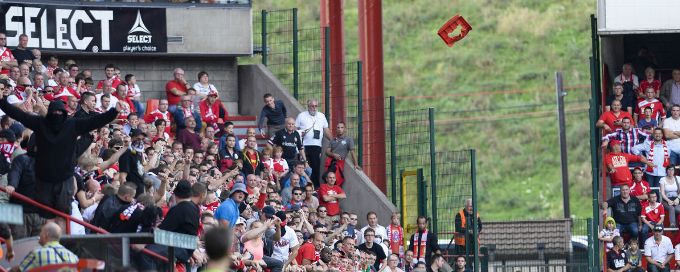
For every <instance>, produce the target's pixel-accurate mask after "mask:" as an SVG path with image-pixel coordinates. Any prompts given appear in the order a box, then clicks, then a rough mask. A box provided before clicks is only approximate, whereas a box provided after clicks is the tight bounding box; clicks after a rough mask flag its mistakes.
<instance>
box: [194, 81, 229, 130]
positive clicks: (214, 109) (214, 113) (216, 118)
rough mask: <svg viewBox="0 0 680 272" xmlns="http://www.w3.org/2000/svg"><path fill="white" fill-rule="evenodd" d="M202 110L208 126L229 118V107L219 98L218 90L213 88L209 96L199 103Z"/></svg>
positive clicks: (202, 118)
mask: <svg viewBox="0 0 680 272" xmlns="http://www.w3.org/2000/svg"><path fill="white" fill-rule="evenodd" d="M198 107H199V109H200V110H201V120H203V122H205V123H206V124H207V125H208V126H213V125H214V124H216V123H224V119H226V118H227V116H228V113H227V109H226V108H225V107H224V105H222V101H220V99H219V98H217V91H215V90H211V91H210V92H208V96H207V97H206V98H205V99H203V101H201V103H200V104H199V105H198Z"/></svg>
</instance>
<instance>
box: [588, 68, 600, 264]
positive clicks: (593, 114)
mask: <svg viewBox="0 0 680 272" xmlns="http://www.w3.org/2000/svg"><path fill="white" fill-rule="evenodd" d="M596 71H597V70H596V67H595V61H594V60H593V58H592V57H591V58H590V74H591V76H590V78H591V83H590V84H591V93H592V94H591V95H594V96H597V87H596V85H598V84H599V83H598V82H597V78H596V77H595V75H594V73H595V72H596ZM596 99H597V98H596V97H591V98H590V112H589V117H590V164H591V168H592V179H593V181H592V198H593V199H592V206H593V227H592V233H591V234H592V235H597V233H598V229H597V227H598V225H599V223H600V203H599V202H600V201H599V199H600V195H599V194H600V190H599V185H600V182H599V177H600V163H599V157H598V153H597V151H598V150H597V149H598V148H599V146H600V145H599V139H598V128H597V127H596V126H595V123H596V121H595V120H597V118H598V114H597V105H598V104H597V102H596V101H597V100H596ZM593 251H594V253H595V255H597V256H599V252H600V251H599V243H594V244H593ZM599 260H600V259H599V257H596V258H595V259H594V260H593V262H594V263H593V265H594V266H595V267H599V265H600V264H599Z"/></svg>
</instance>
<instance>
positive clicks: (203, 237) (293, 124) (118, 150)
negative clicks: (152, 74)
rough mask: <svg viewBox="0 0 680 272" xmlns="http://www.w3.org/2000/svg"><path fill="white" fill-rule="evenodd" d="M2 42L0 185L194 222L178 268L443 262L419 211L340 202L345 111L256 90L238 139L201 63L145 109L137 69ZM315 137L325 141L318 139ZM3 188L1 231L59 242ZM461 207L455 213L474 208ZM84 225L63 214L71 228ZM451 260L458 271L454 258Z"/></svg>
mask: <svg viewBox="0 0 680 272" xmlns="http://www.w3.org/2000/svg"><path fill="white" fill-rule="evenodd" d="M5 42H6V38H5V34H3V33H0V66H1V70H0V91H1V92H2V94H3V95H2V97H3V98H2V99H1V100H0V110H2V112H0V116H1V117H2V119H1V120H0V126H1V128H0V129H1V130H0V152H2V155H3V156H4V159H2V160H0V171H1V172H4V173H6V175H3V176H2V180H1V182H2V186H4V188H5V190H6V191H7V192H8V193H12V192H17V193H20V194H23V195H25V196H27V197H29V198H32V199H34V200H36V201H38V202H40V203H43V204H45V205H47V206H50V207H52V208H55V209H57V210H59V211H62V212H64V213H67V214H70V215H72V216H73V217H75V218H78V219H83V220H84V221H86V222H89V223H91V224H93V225H95V226H97V227H99V228H102V229H104V230H106V231H108V232H111V233H134V232H153V231H154V230H155V229H163V230H167V231H171V232H177V233H182V234H188V235H197V236H198V237H199V238H200V241H201V242H200V244H199V249H197V250H185V249H179V248H178V249H176V251H175V253H176V260H177V262H178V265H177V268H178V270H179V271H196V270H200V269H215V268H216V267H215V264H216V263H217V264H219V263H220V260H221V259H222V258H223V257H224V256H223V255H224V254H222V253H220V252H219V249H220V248H225V249H227V248H228V249H230V250H231V251H230V252H231V255H230V256H229V257H231V259H230V261H229V265H230V266H231V268H232V269H233V270H235V271H451V270H449V269H450V268H449V267H448V264H446V263H445V261H444V258H443V257H442V255H441V252H440V251H439V246H438V241H437V238H436V234H435V233H430V232H428V230H427V226H428V219H427V218H425V217H419V218H418V220H417V225H418V230H417V231H416V234H414V235H413V236H412V237H411V239H410V243H409V245H405V244H404V240H405V239H404V230H403V228H402V227H401V226H400V221H401V220H400V215H399V214H396V213H395V214H393V215H392V217H391V221H390V222H378V216H377V214H376V213H375V212H368V214H366V215H358V214H356V213H352V212H346V211H342V209H341V208H340V202H342V201H343V200H344V199H346V197H347V195H346V193H345V191H344V190H343V185H344V184H345V179H344V175H343V172H344V170H345V167H346V166H345V164H346V163H350V162H351V163H353V165H354V167H355V168H356V169H361V168H360V167H359V165H357V164H356V162H357V160H356V157H355V154H354V149H355V147H354V142H353V139H351V138H350V137H347V136H346V135H345V129H346V128H345V125H344V124H343V123H338V125H337V127H336V128H335V135H332V134H331V131H330V130H329V125H328V122H327V120H326V117H325V116H324V115H323V113H321V112H318V111H317V107H318V101H316V100H309V101H307V111H304V112H302V113H300V114H299V115H298V116H289V115H288V114H287V110H286V107H285V105H284V104H283V102H282V101H280V100H277V99H276V98H275V97H274V96H272V95H271V94H267V95H265V96H264V97H263V100H264V105H263V107H262V111H261V114H260V116H259V118H258V123H257V126H256V127H255V126H253V127H251V128H248V129H247V135H245V137H242V139H239V136H238V135H236V133H235V127H234V124H233V123H232V122H230V121H229V113H228V111H227V109H226V107H224V105H223V103H222V102H221V101H220V99H219V92H218V90H217V88H216V87H215V86H214V85H213V84H211V83H210V75H209V73H208V72H200V73H198V74H197V75H196V77H195V80H196V82H195V83H193V84H192V83H191V82H190V80H189V79H188V78H190V76H189V75H185V72H184V70H183V69H181V68H177V69H175V70H174V73H173V74H172V75H168V78H169V81H168V82H167V84H166V86H165V89H166V97H164V98H162V99H160V100H159V102H158V105H157V108H155V107H154V108H149V109H146V106H147V105H146V104H147V103H145V102H144V101H143V99H142V95H141V94H142V91H143V90H141V89H140V88H139V84H138V83H137V79H136V78H135V75H134V74H125V73H124V71H121V69H119V68H118V67H117V66H116V65H115V64H109V65H106V66H105V67H102V69H103V70H104V74H105V77H104V78H101V79H95V78H93V77H92V72H91V71H90V70H87V69H81V67H79V65H78V63H76V62H75V61H72V60H67V61H66V62H65V63H61V62H60V59H59V58H58V56H49V57H48V58H43V57H42V56H41V53H40V51H39V50H37V49H33V50H29V49H28V48H26V46H27V43H28V37H27V36H25V35H22V36H21V37H20V39H19V46H18V47H17V48H15V49H11V50H10V49H9V48H7V47H6V46H5V45H6V44H5ZM43 59H46V60H47V61H46V65H45V64H43V62H42V61H43ZM679 73H680V72H679ZM679 76H680V75H679ZM674 88H675V87H674ZM673 90H675V89H673ZM678 90H679V92H680V89H678ZM657 93H658V92H657ZM673 97H675V96H673ZM619 108H620V107H619ZM612 112H613V113H616V114H618V113H619V112H620V110H619V109H618V108H615V109H613V111H612ZM654 112H655V113H656V112H657V111H654ZM677 115H678V117H680V108H678V112H677ZM647 119H649V118H647V116H642V117H641V118H640V120H647ZM607 120H609V119H607ZM635 120H637V119H635ZM617 122H618V121H617ZM617 124H618V123H617ZM679 124H680V123H679ZM608 127H609V128H610V129H613V130H612V131H617V130H616V129H618V127H616V125H615V124H613V123H612V124H610V125H608ZM678 130H680V129H678ZM640 134H642V132H640ZM265 135H266V137H265ZM324 138H326V139H327V140H328V141H329V142H330V145H329V147H328V148H327V149H325V150H323V149H322V140H323V139H324ZM258 139H260V140H262V139H267V143H258ZM678 141H680V140H678ZM611 143H614V141H611ZM664 151H665V148H664ZM671 151H672V150H671ZM679 151H680V150H679ZM322 154H325V155H326V156H325V157H326V158H327V159H326V160H325V161H321V159H322V157H323V156H322ZM656 154H665V153H662V151H661V150H659V149H657V153H656ZM679 154H680V153H679ZM348 157H351V159H350V160H348V159H347V158H348ZM662 188H663V187H662ZM676 192H677V190H676ZM676 195H677V194H676ZM669 197H670V196H669ZM5 200H6V199H5ZM9 202H11V203H15V204H18V205H22V206H23V209H24V222H25V224H24V225H23V226H11V235H5V237H6V238H9V237H8V236H11V237H13V238H14V239H18V238H22V237H27V236H40V237H41V239H42V237H43V235H44V236H45V237H46V238H45V241H46V242H45V243H41V245H42V244H44V245H43V247H42V248H44V247H46V246H48V245H51V246H55V245H58V236H59V234H60V233H61V229H63V228H64V227H65V224H66V223H65V222H64V221H63V220H62V219H61V218H59V217H55V215H54V214H52V213H49V212H46V211H44V210H42V209H38V208H36V207H35V206H33V205H29V204H27V203H24V202H22V201H19V200H17V199H15V198H10V199H9ZM466 208H467V207H466ZM469 208H470V209H465V213H464V212H463V211H461V213H460V214H461V215H462V216H466V215H470V214H472V213H471V204H470V205H469ZM678 211H680V209H678ZM359 216H365V217H366V219H367V222H368V224H367V225H366V226H359V225H357V222H358V219H359ZM459 216H460V215H459ZM458 221H459V220H458ZM458 221H457V222H458ZM46 222H49V223H47V224H46ZM463 222H465V221H464V218H463ZM55 223H56V224H55ZM462 224H463V226H464V225H465V223H462ZM225 228H228V229H231V230H232V232H233V237H230V238H233V239H231V241H233V242H232V243H231V244H225V243H227V241H228V240H230V239H224V233H223V232H219V231H216V230H222V229H225ZM463 228H464V227H463ZM480 228H481V222H480ZM211 230H212V231H211ZM90 231H91V230H89V229H86V228H84V227H83V226H81V225H79V224H77V223H74V222H71V223H70V234H72V235H77V234H87V233H89V232H90ZM54 237H57V238H56V241H55V238H54ZM210 237H212V238H210ZM461 239H463V243H464V238H461ZM7 240H8V242H9V243H8V252H9V253H12V254H7V257H8V258H10V257H13V256H10V255H13V252H12V250H11V240H12V239H11V238H10V239H7ZM457 242H458V240H457ZM143 247H144V246H138V247H137V248H136V250H137V251H136V252H137V253H135V254H134V256H133V259H134V263H135V267H136V268H137V269H139V270H141V271H147V270H154V269H162V268H163V266H164V265H166V264H163V263H161V262H159V261H157V260H156V259H154V258H153V257H150V256H149V255H147V254H142V253H141V252H140V251H141V249H142V248H143ZM145 247H146V248H147V249H149V250H151V251H154V252H157V253H160V254H161V255H166V254H167V251H168V249H167V248H166V247H164V246H161V245H155V244H154V245H147V246H145ZM35 256H41V255H40V254H37V255H35ZM50 256H52V257H49V256H47V257H45V256H43V258H40V257H38V258H33V259H30V260H24V262H22V265H21V266H20V267H18V268H16V269H18V270H19V271H26V270H28V269H30V268H31V267H38V266H41V265H45V264H50V263H53V262H58V260H57V258H54V256H53V255H50ZM211 256H214V257H211ZM73 259H77V257H74V258H71V257H69V258H68V259H67V260H66V261H69V260H73ZM61 261H65V260H64V259H61ZM211 262H212V266H211V264H210V263H211ZM455 266H456V267H455V270H456V271H466V260H465V258H464V257H459V258H458V259H456V265H455ZM444 269H446V270H444ZM206 271H207V270H206ZM211 271H224V269H221V268H219V267H218V268H217V269H215V270H211Z"/></svg>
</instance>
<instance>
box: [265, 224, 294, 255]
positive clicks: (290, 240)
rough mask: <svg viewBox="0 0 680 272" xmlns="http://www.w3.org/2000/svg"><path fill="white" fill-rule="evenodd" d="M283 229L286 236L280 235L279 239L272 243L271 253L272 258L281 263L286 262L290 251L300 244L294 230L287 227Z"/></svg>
mask: <svg viewBox="0 0 680 272" xmlns="http://www.w3.org/2000/svg"><path fill="white" fill-rule="evenodd" d="M285 228H286V234H284V235H281V239H280V240H279V241H278V242H274V246H273V247H274V250H273V252H272V258H274V259H277V260H279V261H282V262H286V261H287V260H288V255H290V249H291V248H294V247H296V246H298V245H299V244H300V242H299V241H298V239H297V235H295V230H294V229H293V228H291V227H289V226H286V227H285Z"/></svg>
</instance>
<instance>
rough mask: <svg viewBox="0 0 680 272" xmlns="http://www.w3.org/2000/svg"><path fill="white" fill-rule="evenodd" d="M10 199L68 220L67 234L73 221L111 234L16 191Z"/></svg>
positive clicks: (155, 255) (158, 256)
mask: <svg viewBox="0 0 680 272" xmlns="http://www.w3.org/2000/svg"><path fill="white" fill-rule="evenodd" d="M0 191H2V192H5V193H7V190H6V189H5V187H1V186H0ZM10 197H13V198H16V199H18V200H21V201H23V202H26V203H27V204H30V205H32V206H35V207H37V208H39V209H42V210H44V211H47V212H49V213H52V214H54V215H56V216H59V217H62V218H64V219H66V232H67V233H70V229H71V227H70V225H71V221H73V222H76V223H78V224H80V225H81V226H83V227H86V228H88V229H90V230H92V231H95V232H97V233H100V234H109V232H108V231H106V230H105V229H102V228H100V227H97V226H95V225H92V224H90V223H87V222H85V221H83V220H80V219H78V218H75V217H73V216H71V215H70V214H65V213H63V212H61V211H58V210H56V209H54V208H52V207H50V206H47V205H45V204H42V203H40V202H37V201H35V200H33V199H31V198H29V197H27V196H25V195H22V194H20V193H17V192H16V191H15V192H12V194H10ZM142 252H143V253H145V254H147V255H150V256H152V257H154V258H157V259H159V260H161V261H164V262H168V258H166V257H164V256H161V255H160V254H158V253H156V252H153V251H151V250H148V249H146V248H145V249H142Z"/></svg>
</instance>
